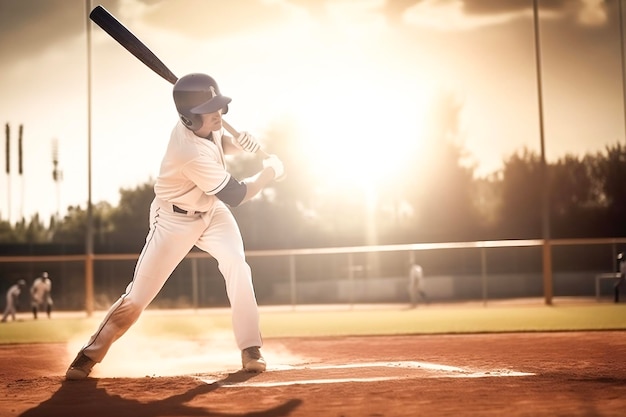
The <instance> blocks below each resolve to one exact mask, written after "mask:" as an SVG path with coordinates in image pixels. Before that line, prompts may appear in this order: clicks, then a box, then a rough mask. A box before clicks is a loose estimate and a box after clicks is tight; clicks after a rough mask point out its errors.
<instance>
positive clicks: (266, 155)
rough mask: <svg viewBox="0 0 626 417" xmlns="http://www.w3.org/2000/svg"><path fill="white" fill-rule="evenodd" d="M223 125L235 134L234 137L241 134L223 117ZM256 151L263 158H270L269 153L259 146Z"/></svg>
mask: <svg viewBox="0 0 626 417" xmlns="http://www.w3.org/2000/svg"><path fill="white" fill-rule="evenodd" d="M222 126H224V129H226V130H227V131H228V133H230V134H231V135H233V138H235V139H236V138H237V137H238V136H239V132H237V129H235V128H234V127H232V126H231V125H230V124H229V123H228V122H227V121H226V120H224V119H222ZM256 153H257V154H258V155H259V156H261V157H262V158H263V159H265V158H268V157H269V155H268V153H267V152H265V151H264V150H263V149H261V148H259V149H258V150H257V151H256Z"/></svg>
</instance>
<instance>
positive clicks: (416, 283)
mask: <svg viewBox="0 0 626 417" xmlns="http://www.w3.org/2000/svg"><path fill="white" fill-rule="evenodd" d="M409 297H411V307H413V308H415V307H416V306H417V301H418V300H419V299H420V297H421V299H422V300H423V301H426V302H428V297H427V296H426V292H425V291H424V270H423V269H422V266H421V265H418V264H415V263H412V264H411V267H410V269H409Z"/></svg>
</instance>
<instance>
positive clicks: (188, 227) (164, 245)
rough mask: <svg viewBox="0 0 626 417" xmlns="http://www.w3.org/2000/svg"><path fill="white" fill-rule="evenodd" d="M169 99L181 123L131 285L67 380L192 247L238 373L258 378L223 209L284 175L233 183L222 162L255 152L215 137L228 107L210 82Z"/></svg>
mask: <svg viewBox="0 0 626 417" xmlns="http://www.w3.org/2000/svg"><path fill="white" fill-rule="evenodd" d="M173 95H174V103H175V105H176V109H177V111H178V114H179V118H180V120H179V121H178V123H177V124H176V126H175V127H174V129H173V131H172V133H171V135H170V141H169V144H168V147H167V150H166V153H165V156H164V157H163V160H162V162H161V168H160V171H159V175H158V177H157V180H156V183H155V186H154V191H155V198H154V200H153V202H152V204H151V207H150V230H149V232H148V235H147V237H146V242H145V245H144V247H143V250H142V252H141V254H140V256H139V259H138V260H137V264H136V267H135V273H134V276H133V279H132V281H131V282H130V283H129V284H128V286H127V288H126V292H125V293H124V294H123V295H122V296H121V297H120V298H119V299H118V300H117V301H116V302H115V303H114V304H113V305H112V306H111V308H110V309H109V312H108V313H107V315H106V317H105V318H104V320H103V321H102V323H101V324H100V326H99V328H98V329H97V330H96V332H95V333H94V334H93V335H92V336H91V338H90V339H89V341H88V342H87V343H86V344H85V345H84V346H83V348H82V349H81V350H80V351H79V352H78V355H77V356H76V359H74V361H73V362H72V364H71V365H70V367H69V368H68V370H67V372H66V378H67V379H84V378H86V377H87V376H88V375H89V373H90V372H91V369H92V367H93V366H94V365H95V364H96V363H98V362H101V361H102V360H103V359H104V357H105V355H106V353H107V351H108V350H109V348H110V347H111V345H112V344H113V342H115V340H117V339H118V338H119V337H121V336H122V335H123V334H124V333H125V332H126V331H127V330H128V328H130V326H131V325H132V324H133V323H134V322H135V321H136V320H137V319H138V318H139V316H140V315H141V313H142V312H143V310H144V309H145V308H146V307H147V306H148V304H150V302H151V301H152V300H153V299H154V297H156V295H157V294H158V292H159V291H160V289H161V288H162V286H163V285H164V284H165V282H166V280H167V279H168V278H169V276H170V275H171V273H172V272H173V271H174V269H175V268H176V266H177V265H178V264H179V263H180V262H181V260H182V259H183V258H184V257H185V256H186V255H187V253H188V252H189V251H190V250H191V249H192V247H193V246H194V245H195V246H197V247H198V248H200V249H202V250H204V251H206V252H208V253H210V254H211V255H212V256H213V257H214V258H215V259H216V260H217V261H218V267H219V270H220V272H221V273H222V275H223V276H224V280H225V282H226V292H227V295H228V299H229V301H230V305H231V311H232V325H233V331H234V334H235V341H236V343H237V346H238V347H239V349H240V350H241V359H242V366H243V368H244V369H245V370H248V371H255V372H262V371H264V370H265V367H266V364H265V360H264V358H263V357H262V356H261V353H260V350H259V349H260V347H261V346H262V339H261V332H260V327H259V313H258V308H257V303H256V297H255V293H254V288H253V285H252V273H251V270H250V267H249V265H248V264H247V262H246V260H245V255H244V246H243V241H242V238H241V233H240V231H239V227H238V226H237V223H236V221H235V218H234V216H233V215H232V213H231V211H230V210H229V208H228V207H227V205H229V206H237V205H239V204H241V203H244V202H246V201H248V200H250V199H251V198H252V197H254V196H255V195H257V194H258V193H259V192H260V191H261V190H262V189H263V188H264V187H265V186H267V185H268V184H270V182H271V181H272V180H274V179H275V178H276V177H280V176H282V175H283V173H284V169H283V164H282V162H281V161H280V160H279V159H278V157H276V156H275V155H271V156H270V157H269V158H267V159H265V160H263V169H262V170H261V171H260V172H259V173H258V174H257V175H256V176H254V177H253V178H249V179H247V180H245V181H243V182H240V181H238V180H236V179H235V178H233V177H232V176H231V175H230V174H229V173H228V171H227V169H226V159H225V155H226V154H235V153H239V152H241V151H242V150H245V151H248V152H256V151H257V150H258V149H259V144H258V142H257V141H256V140H255V139H254V138H253V137H252V136H251V135H250V134H248V133H246V132H242V133H241V134H240V136H239V137H237V138H236V140H234V139H233V138H231V137H229V136H225V135H223V134H222V113H225V112H226V111H228V103H230V101H231V99H230V98H228V97H225V96H223V95H221V93H220V91H219V88H218V86H217V83H216V82H215V80H214V79H213V78H211V77H210V76H208V75H206V74H189V75H187V76H185V77H182V78H180V79H179V80H178V81H177V82H176V84H175V85H174V91H173Z"/></svg>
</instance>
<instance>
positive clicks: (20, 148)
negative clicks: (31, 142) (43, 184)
mask: <svg viewBox="0 0 626 417" xmlns="http://www.w3.org/2000/svg"><path fill="white" fill-rule="evenodd" d="M23 135H24V125H22V124H20V130H19V136H18V142H17V173H18V175H19V176H20V181H21V183H22V184H21V185H22V187H21V188H22V193H21V195H20V198H21V200H20V218H21V219H24V195H25V194H26V190H25V188H24V164H23V162H22V161H23V156H24V146H23V144H22V140H23Z"/></svg>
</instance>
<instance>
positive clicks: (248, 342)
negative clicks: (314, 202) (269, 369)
mask: <svg viewBox="0 0 626 417" xmlns="http://www.w3.org/2000/svg"><path fill="white" fill-rule="evenodd" d="M194 245H195V246H197V247H198V248H200V249H202V250H203V251H205V252H207V253H209V254H211V255H212V256H213V257H214V258H215V259H216V260H217V261H218V267H219V270H220V272H221V273H222V275H223V277H224V280H225V282H226V292H227V295H228V299H229V301H230V306H231V311H232V324H233V331H234V334H235V341H236V343H237V346H238V347H239V349H240V350H243V349H245V348H247V347H250V346H259V347H260V346H262V339H261V333H260V330H259V312H258V307H257V303H256V296H255V293H254V287H253V285H252V273H251V271H250V266H249V265H248V264H247V262H246V260H245V254H244V247H243V240H242V238H241V232H240V231H239V226H238V225H237V222H236V221H235V218H234V217H233V215H232V213H231V212H230V210H229V209H228V207H226V205H224V204H223V203H222V202H221V201H219V202H218V203H217V204H216V205H215V207H214V209H213V210H212V211H211V212H207V213H202V214H188V215H185V214H181V213H175V212H174V211H173V207H172V205H171V204H168V203H165V202H163V201H161V200H159V199H155V200H154V201H153V202H152V205H151V207H150V231H149V233H148V236H147V237H146V243H145V245H144V247H143V250H142V252H141V254H140V256H139V259H138V261H137V265H136V266H135V273H134V277H133V280H132V281H131V282H130V284H128V286H127V287H126V292H125V293H124V294H123V295H122V296H121V297H120V298H119V299H118V300H117V301H116V302H115V303H114V304H113V305H112V306H111V308H110V309H109V311H108V313H107V315H106V317H105V318H104V320H103V321H102V323H101V324H100V326H99V328H98V330H97V331H96V332H95V333H94V334H93V335H92V336H91V338H90V339H89V342H88V343H87V344H86V345H85V346H84V348H83V351H84V353H85V354H86V355H87V356H88V357H89V358H91V359H92V360H94V361H96V362H101V361H102V359H103V358H104V356H105V355H106V353H107V351H108V350H109V348H110V347H111V345H112V344H113V342H115V341H116V340H117V339H118V338H120V337H121V336H122V335H123V334H124V333H125V332H126V331H127V330H128V329H129V328H130V326H132V325H133V323H135V322H136V321H137V319H138V318H139V316H140V315H141V313H142V312H143V310H144V309H145V308H146V307H147V306H148V305H149V304H150V302H152V300H153V299H154V298H155V297H156V296H157V294H158V293H159V291H160V290H161V288H162V287H163V285H164V284H165V282H166V281H167V279H168V278H169V276H170V275H171V274H172V272H173V271H174V269H175V268H176V266H177V265H178V264H179V263H180V262H181V261H182V259H183V258H184V257H185V256H186V255H187V253H189V251H190V250H191V249H192V247H193V246H194Z"/></svg>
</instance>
